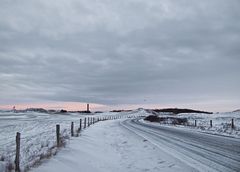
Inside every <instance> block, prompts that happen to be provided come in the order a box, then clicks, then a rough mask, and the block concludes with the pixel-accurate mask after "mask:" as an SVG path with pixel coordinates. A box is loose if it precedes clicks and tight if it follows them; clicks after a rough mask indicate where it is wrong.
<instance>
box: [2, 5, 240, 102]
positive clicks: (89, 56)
mask: <svg viewBox="0 0 240 172" xmlns="http://www.w3.org/2000/svg"><path fill="white" fill-rule="evenodd" d="M0 8H1V10H0V40H1V41H0V95H1V99H0V103H2V104H3V103H6V102H7V103H14V102H16V101H17V102H24V101H48V100H54V101H88V102H96V103H102V104H127V103H143V100H144V99H146V98H147V99H148V102H147V103H152V104H154V103H162V104H164V103H179V102H182V103H190V102H194V101H196V103H198V102H201V101H215V100H219V99H221V100H226V101H235V102H236V103H240V100H239V97H240V93H239V85H240V79H239V76H238V75H239V73H240V68H239V64H240V57H239V54H240V49H239V45H240V23H239V22H238V20H239V18H240V12H239V11H240V3H239V1H238V0H232V1H228V2H227V1H224V0H213V1H210V2H209V1H205V0H204V1H187V0H180V1H179V0H170V1H169V0H160V1H153V0H152V1H151V0H150V1H143V0H124V1H110V0H102V1H87V0H80V1H79V0H68V1H66V0H61V1H58V2H54V1H45V0H44V1H33V0H29V1H27V0H26V1H13V0H11V1H9V0H8V1H7V0H1V1H0Z"/></svg>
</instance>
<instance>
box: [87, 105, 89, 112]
mask: <svg viewBox="0 0 240 172" xmlns="http://www.w3.org/2000/svg"><path fill="white" fill-rule="evenodd" d="M87 111H88V112H89V104H87Z"/></svg>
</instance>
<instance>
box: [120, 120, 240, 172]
mask: <svg viewBox="0 0 240 172" xmlns="http://www.w3.org/2000/svg"><path fill="white" fill-rule="evenodd" d="M121 124H122V126H124V127H126V128H127V129H129V130H130V131H132V132H134V133H135V134H137V135H139V136H141V137H143V138H145V139H146V140H148V141H149V142H151V143H152V144H154V145H155V146H157V147H158V149H159V150H161V151H164V152H165V153H166V155H167V154H168V155H171V156H172V157H175V158H177V159H179V160H181V161H182V162H183V164H187V165H189V166H191V167H193V168H194V169H196V170H197V171H224V172H227V171H240V139H236V138H230V137H223V136H215V135H210V134H204V133H199V132H196V131H192V130H186V129H179V128H174V127H166V126H156V125H151V124H146V123H142V122H139V121H138V120H125V121H123V122H121Z"/></svg>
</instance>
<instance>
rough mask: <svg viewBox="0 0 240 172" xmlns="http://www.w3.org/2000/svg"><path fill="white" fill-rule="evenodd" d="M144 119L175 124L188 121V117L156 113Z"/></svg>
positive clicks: (182, 123)
mask: <svg viewBox="0 0 240 172" xmlns="http://www.w3.org/2000/svg"><path fill="white" fill-rule="evenodd" d="M144 120H147V121H150V122H160V123H168V124H173V125H184V124H187V123H188V120H187V118H176V117H159V116H156V115H149V116H147V117H146V118H144Z"/></svg>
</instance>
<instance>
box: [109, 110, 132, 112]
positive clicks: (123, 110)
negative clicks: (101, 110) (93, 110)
mask: <svg viewBox="0 0 240 172" xmlns="http://www.w3.org/2000/svg"><path fill="white" fill-rule="evenodd" d="M131 111H132V110H112V111H110V112H131Z"/></svg>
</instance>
